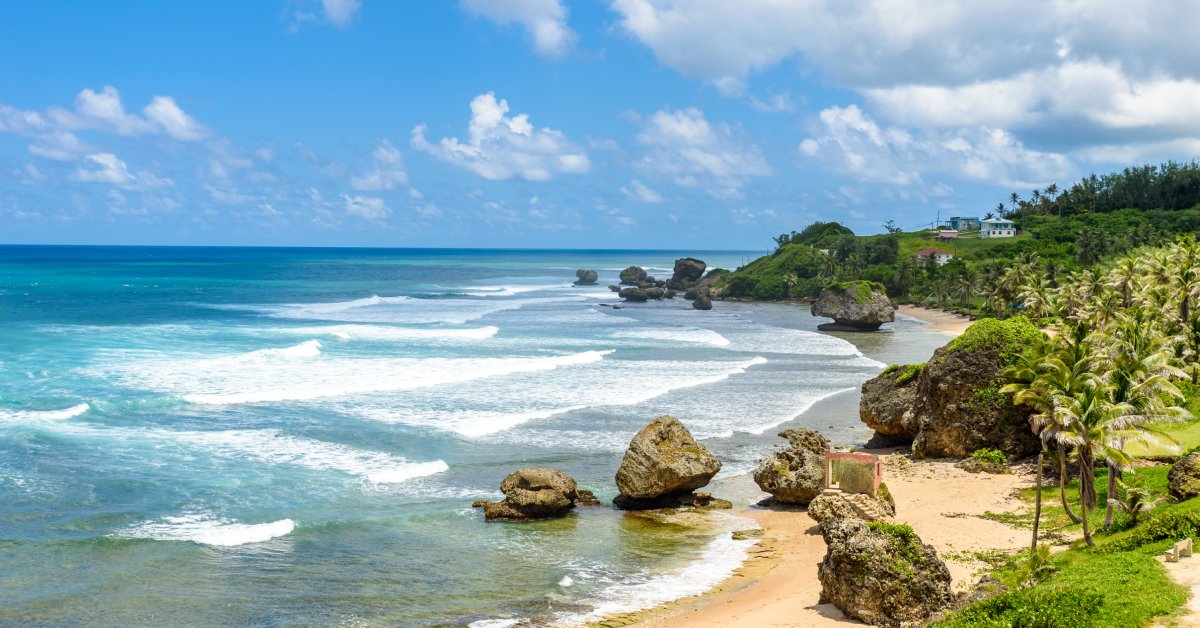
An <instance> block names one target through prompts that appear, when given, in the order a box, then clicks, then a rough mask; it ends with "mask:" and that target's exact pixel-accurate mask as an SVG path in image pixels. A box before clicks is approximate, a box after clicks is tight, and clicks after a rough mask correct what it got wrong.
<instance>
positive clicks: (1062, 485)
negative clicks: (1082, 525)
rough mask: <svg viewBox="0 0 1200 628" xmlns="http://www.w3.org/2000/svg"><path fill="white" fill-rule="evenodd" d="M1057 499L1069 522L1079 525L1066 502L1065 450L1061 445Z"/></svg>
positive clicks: (1059, 445) (1077, 519) (1059, 449)
mask: <svg viewBox="0 0 1200 628" xmlns="http://www.w3.org/2000/svg"><path fill="white" fill-rule="evenodd" d="M1058 499H1059V501H1061V502H1062V507H1063V511H1064V512H1066V513H1067V516H1068V517H1070V518H1071V521H1072V522H1073V523H1079V516H1078V515H1076V514H1075V512H1074V511H1072V510H1071V503H1070V502H1068V501H1067V448H1066V446H1064V445H1063V444H1062V443H1059V444H1058Z"/></svg>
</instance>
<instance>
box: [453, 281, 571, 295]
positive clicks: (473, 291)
mask: <svg viewBox="0 0 1200 628" xmlns="http://www.w3.org/2000/svg"><path fill="white" fill-rule="evenodd" d="M565 287H570V284H567V283H552V284H545V285H528V284H526V285H515V286H466V287H464V288H462V289H463V290H466V292H464V293H463V294H465V295H467V296H472V297H514V296H517V295H518V294H525V293H526V292H540V291H545V290H555V289H562V288H565Z"/></svg>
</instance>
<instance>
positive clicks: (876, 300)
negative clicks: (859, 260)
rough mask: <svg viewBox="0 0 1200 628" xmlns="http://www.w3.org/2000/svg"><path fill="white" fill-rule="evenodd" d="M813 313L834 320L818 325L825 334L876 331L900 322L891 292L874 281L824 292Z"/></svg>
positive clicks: (814, 304)
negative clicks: (829, 332) (895, 321)
mask: <svg viewBox="0 0 1200 628" xmlns="http://www.w3.org/2000/svg"><path fill="white" fill-rule="evenodd" d="M810 311H811V312H812V315H813V316H823V317H825V318H832V319H833V322H832V323H824V324H821V325H818V326H817V329H820V330H823V331H875V330H877V329H879V326H880V325H883V324H884V323H890V322H892V321H894V320H896V306H895V305H894V304H893V303H892V300H891V299H889V298H888V296H887V291H886V290H885V289H884V287H883V286H882V285H880V284H877V283H874V282H870V281H849V282H844V283H836V284H833V285H831V286H829V287H827V288H825V289H824V290H822V291H821V294H820V296H818V297H817V300H816V301H814V302H813V304H812V308H811V310H810Z"/></svg>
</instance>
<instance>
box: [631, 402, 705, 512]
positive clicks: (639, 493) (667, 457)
mask: <svg viewBox="0 0 1200 628" xmlns="http://www.w3.org/2000/svg"><path fill="white" fill-rule="evenodd" d="M720 470H721V462H720V461H719V460H717V458H716V456H714V455H712V453H711V452H709V451H708V448H707V447H705V446H704V445H701V444H700V443H698V442H696V439H695V438H692V434H691V432H689V431H688V429H687V428H686V427H684V426H683V423H680V422H679V419H676V418H675V417H672V416H660V417H658V418H656V419H654V420H653V421H651V422H650V424H649V425H647V426H646V427H644V428H642V430H641V431H640V432H638V433H637V435H636V436H634V437H633V440H632V441H630V442H629V449H627V450H626V451H625V457H624V458H622V459H621V466H620V468H619V469H618V470H617V489H618V490H620V492H621V494H620V495H619V496H618V497H617V499H616V500H615V503H616V504H617V505H618V506H620V507H622V508H631V509H632V508H651V507H656V503H657V502H660V501H662V500H664V499H666V500H668V501H677V500H673V498H677V497H678V496H679V495H681V494H687V493H691V492H692V491H694V490H696V489H698V488H701V487H703V486H705V485H707V484H708V481H709V480H711V479H712V477H713V476H714V475H716V474H717V471H720Z"/></svg>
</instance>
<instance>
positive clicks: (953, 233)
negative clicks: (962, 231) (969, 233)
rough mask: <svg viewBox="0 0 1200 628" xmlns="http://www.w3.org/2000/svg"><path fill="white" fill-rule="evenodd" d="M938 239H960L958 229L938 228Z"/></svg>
mask: <svg viewBox="0 0 1200 628" xmlns="http://www.w3.org/2000/svg"><path fill="white" fill-rule="evenodd" d="M937 239H939V240H956V239H958V229H938V230H937Z"/></svg>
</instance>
